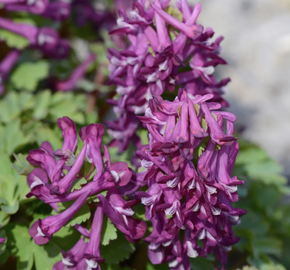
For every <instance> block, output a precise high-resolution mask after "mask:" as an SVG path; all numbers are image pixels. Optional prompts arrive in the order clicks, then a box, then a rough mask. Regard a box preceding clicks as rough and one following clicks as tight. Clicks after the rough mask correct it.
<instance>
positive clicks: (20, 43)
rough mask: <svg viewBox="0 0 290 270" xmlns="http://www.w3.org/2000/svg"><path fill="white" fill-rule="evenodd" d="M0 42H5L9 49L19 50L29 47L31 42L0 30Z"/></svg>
mask: <svg viewBox="0 0 290 270" xmlns="http://www.w3.org/2000/svg"><path fill="white" fill-rule="evenodd" d="M0 40H1V41H5V42H6V44H7V46H8V47H12V48H16V49H19V50H22V49H24V48H25V47H27V46H28V45H29V41H28V40H27V39H26V38H24V37H22V36H20V35H17V34H15V33H13V32H10V31H7V30H4V29H0Z"/></svg>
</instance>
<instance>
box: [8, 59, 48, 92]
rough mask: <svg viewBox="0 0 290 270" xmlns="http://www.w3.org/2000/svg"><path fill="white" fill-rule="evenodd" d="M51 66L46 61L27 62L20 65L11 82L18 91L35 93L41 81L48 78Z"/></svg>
mask: <svg viewBox="0 0 290 270" xmlns="http://www.w3.org/2000/svg"><path fill="white" fill-rule="evenodd" d="M48 72H49V64H48V62H46V61H38V62H36V63H31V62H26V63H22V64H21V65H19V66H18V67H17V68H16V70H15V71H14V72H13V74H12V76H11V78H10V79H11V82H12V83H13V84H14V85H15V87H17V88H18V89H21V90H23V88H24V89H26V90H28V91H34V90H35V89H36V87H37V84H38V82H39V81H40V80H42V79H45V78H46V77H47V76H48Z"/></svg>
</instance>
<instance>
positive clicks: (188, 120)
mask: <svg viewBox="0 0 290 270" xmlns="http://www.w3.org/2000/svg"><path fill="white" fill-rule="evenodd" d="M212 98H213V95H211V94H207V95H204V96H201V95H196V96H195V97H194V98H193V96H192V95H190V94H188V93H187V92H186V91H185V90H183V89H180V91H179V93H178V96H177V97H176V99H175V100H174V101H173V102H169V101H166V100H163V99H162V98H161V97H154V98H153V99H152V100H150V101H149V107H148V108H147V109H146V112H145V116H140V117H139V119H140V120H141V121H142V122H143V123H144V124H145V125H146V127H147V129H148V131H149V144H148V145H147V146H144V148H143V149H142V150H139V151H137V156H139V158H140V159H141V160H142V162H141V165H143V164H146V166H144V165H143V167H144V169H145V170H146V171H147V175H146V176H145V177H144V179H145V180H147V185H148V191H147V192H144V191H142V192H141V191H140V192H136V196H137V197H138V198H140V199H141V202H142V204H143V205H145V207H146V215H145V217H146V219H147V220H151V222H152V224H153V231H152V234H151V235H150V236H149V237H147V238H146V241H148V242H149V249H148V256H149V258H150V260H151V262H152V263H154V264H157V263H161V262H168V264H169V267H170V268H171V269H190V266H189V262H188V257H197V256H198V255H200V256H205V255H206V254H208V253H211V252H212V251H213V250H215V251H216V254H217V256H218V258H219V259H220V260H221V262H222V263H223V264H224V263H225V262H226V252H225V250H228V249H230V247H231V245H233V244H234V243H236V242H237V241H238V238H236V237H235V236H234V235H233V232H232V225H237V224H238V223H239V220H240V216H241V215H243V214H245V211H244V210H242V209H233V208H232V206H231V204H230V202H235V201H237V200H238V194H237V185H241V184H243V181H240V180H238V179H237V178H236V177H231V174H232V169H233V164H234V161H235V158H236V156H237V153H238V143H237V142H236V138H235V137H234V136H233V131H234V130H233V122H234V121H235V119H236V118H235V116H234V115H233V114H231V113H229V112H224V111H220V110H219V109H220V108H221V105H220V104H219V103H217V102H210V101H211V99H212ZM224 123H226V124H225V127H224ZM224 130H226V132H225V133H224ZM221 225H222V226H221ZM181 230H185V236H184V238H183V240H180V239H179V238H178V237H177V236H178V235H179V234H180V233H179V232H180V231H181ZM198 240H201V241H203V247H201V246H200V245H199V244H198ZM164 250H165V251H164ZM165 254H167V256H165Z"/></svg>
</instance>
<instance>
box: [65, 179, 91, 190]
mask: <svg viewBox="0 0 290 270" xmlns="http://www.w3.org/2000/svg"><path fill="white" fill-rule="evenodd" d="M87 182H88V181H87V180H86V179H85V178H84V177H83V178H80V179H77V180H75V181H74V182H73V184H72V186H71V188H70V190H69V192H72V191H74V190H80V189H81V188H82V185H85V184H86V183H87Z"/></svg>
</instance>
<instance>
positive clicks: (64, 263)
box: [52, 238, 87, 270]
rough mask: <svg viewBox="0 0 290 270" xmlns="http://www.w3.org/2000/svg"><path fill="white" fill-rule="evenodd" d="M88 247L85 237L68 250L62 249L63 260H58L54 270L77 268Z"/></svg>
mask: <svg viewBox="0 0 290 270" xmlns="http://www.w3.org/2000/svg"><path fill="white" fill-rule="evenodd" d="M86 247H87V243H86V242H85V240H84V239H83V238H80V240H79V241H78V242H77V243H76V244H75V245H74V247H73V248H72V249H71V250H69V251H68V252H64V251H62V256H63V258H62V260H61V261H60V262H57V263H56V264H55V265H54V266H53V269H52V270H66V269H76V268H75V267H76V266H77V264H78V262H80V260H81V259H82V258H83V256H84V250H85V249H86Z"/></svg>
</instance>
